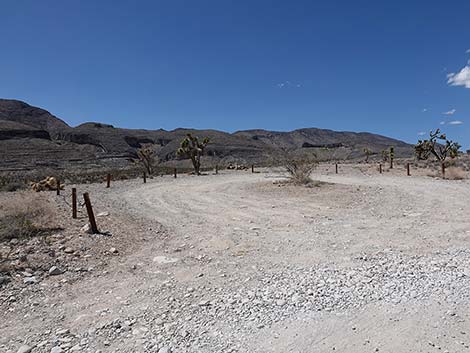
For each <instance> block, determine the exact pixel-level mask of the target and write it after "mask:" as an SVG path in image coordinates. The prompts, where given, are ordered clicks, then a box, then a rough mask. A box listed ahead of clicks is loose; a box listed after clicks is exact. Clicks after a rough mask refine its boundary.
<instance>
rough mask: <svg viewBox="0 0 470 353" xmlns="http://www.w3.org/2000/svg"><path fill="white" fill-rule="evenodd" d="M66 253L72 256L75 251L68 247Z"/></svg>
mask: <svg viewBox="0 0 470 353" xmlns="http://www.w3.org/2000/svg"><path fill="white" fill-rule="evenodd" d="M64 252H65V253H66V254H71V253H73V249H72V248H70V247H66V248H65V249H64Z"/></svg>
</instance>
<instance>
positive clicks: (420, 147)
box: [415, 129, 461, 177]
mask: <svg viewBox="0 0 470 353" xmlns="http://www.w3.org/2000/svg"><path fill="white" fill-rule="evenodd" d="M460 147H461V146H460V144H459V143H457V142H454V141H452V140H449V139H447V136H446V134H444V133H441V131H440V129H437V130H436V131H431V132H430V133H429V139H425V140H419V141H418V143H417V144H416V145H415V152H416V157H417V158H418V160H427V159H428V158H429V157H430V156H434V157H435V158H436V160H437V161H438V162H439V163H440V165H441V173H442V177H445V176H446V167H447V166H448V158H450V159H455V158H457V156H458V153H459V149H460Z"/></svg>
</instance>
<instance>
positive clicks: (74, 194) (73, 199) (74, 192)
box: [72, 188, 77, 219]
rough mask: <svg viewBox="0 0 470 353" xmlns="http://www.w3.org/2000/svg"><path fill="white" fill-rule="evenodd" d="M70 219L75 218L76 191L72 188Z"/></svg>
mask: <svg viewBox="0 0 470 353" xmlns="http://www.w3.org/2000/svg"><path fill="white" fill-rule="evenodd" d="M72 218H73V219H76V218H77V189H76V188H72Z"/></svg>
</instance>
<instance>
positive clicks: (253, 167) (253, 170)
mask: <svg viewBox="0 0 470 353" xmlns="http://www.w3.org/2000/svg"><path fill="white" fill-rule="evenodd" d="M251 172H252V173H254V172H255V165H254V164H252V165H251Z"/></svg>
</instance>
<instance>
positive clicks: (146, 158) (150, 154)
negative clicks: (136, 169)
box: [132, 146, 158, 175]
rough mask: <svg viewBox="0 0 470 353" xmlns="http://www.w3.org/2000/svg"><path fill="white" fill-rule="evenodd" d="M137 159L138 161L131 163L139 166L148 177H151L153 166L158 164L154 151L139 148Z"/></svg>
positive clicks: (147, 147)
mask: <svg viewBox="0 0 470 353" xmlns="http://www.w3.org/2000/svg"><path fill="white" fill-rule="evenodd" d="M137 158H138V159H136V160H132V161H133V162H134V163H136V164H140V165H141V166H142V167H143V168H144V170H145V171H146V172H147V173H148V174H149V175H152V174H153V172H154V168H155V166H156V165H157V164H158V158H157V157H156V155H155V150H154V149H153V148H152V147H150V146H146V147H142V148H139V150H138V151H137Z"/></svg>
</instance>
